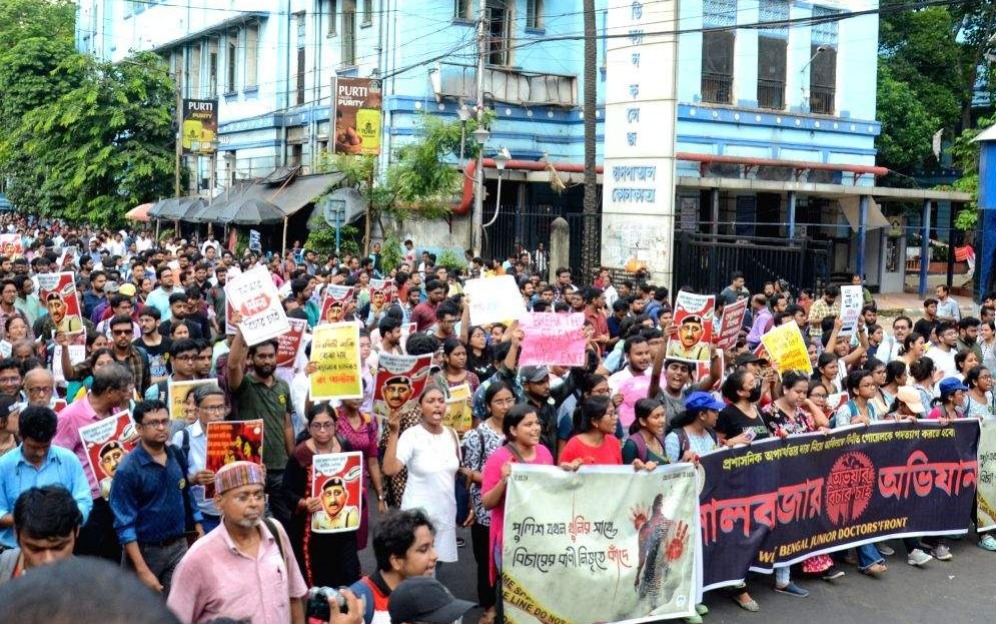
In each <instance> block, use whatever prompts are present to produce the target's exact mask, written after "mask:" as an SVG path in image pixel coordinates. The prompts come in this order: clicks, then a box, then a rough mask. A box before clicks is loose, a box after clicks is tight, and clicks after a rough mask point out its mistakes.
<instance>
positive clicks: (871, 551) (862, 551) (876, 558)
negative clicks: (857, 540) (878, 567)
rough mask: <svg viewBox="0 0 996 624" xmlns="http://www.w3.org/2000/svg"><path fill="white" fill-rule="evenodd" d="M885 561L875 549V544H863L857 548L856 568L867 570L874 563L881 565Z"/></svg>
mask: <svg viewBox="0 0 996 624" xmlns="http://www.w3.org/2000/svg"><path fill="white" fill-rule="evenodd" d="M883 561H885V559H883V558H882V555H881V554H880V553H879V552H878V549H877V548H875V544H865V545H864V546H859V547H858V567H859V568H861V569H862V570H867V569H868V568H870V567H872V566H873V565H875V564H876V563H882V562H883Z"/></svg>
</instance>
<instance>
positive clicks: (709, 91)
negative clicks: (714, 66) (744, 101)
mask: <svg viewBox="0 0 996 624" xmlns="http://www.w3.org/2000/svg"><path fill="white" fill-rule="evenodd" d="M702 101H703V102H710V103H712V104H732V103H733V76H732V75H730V74H715V73H712V72H702Z"/></svg>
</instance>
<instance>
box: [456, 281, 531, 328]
mask: <svg viewBox="0 0 996 624" xmlns="http://www.w3.org/2000/svg"><path fill="white" fill-rule="evenodd" d="M463 292H464V293H465V294H466V295H467V296H468V297H469V298H470V322H471V324H473V325H485V324H488V323H504V322H508V321H511V320H515V319H519V318H521V317H522V316H523V315H525V313H526V304H525V303H524V302H523V301H522V295H521V294H520V293H519V288H518V287H517V286H516V285H515V278H514V277H512V276H511V275H500V276H498V277H485V278H481V279H472V280H467V283H466V284H465V285H464V287H463Z"/></svg>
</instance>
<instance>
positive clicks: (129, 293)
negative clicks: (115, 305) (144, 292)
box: [118, 284, 135, 297]
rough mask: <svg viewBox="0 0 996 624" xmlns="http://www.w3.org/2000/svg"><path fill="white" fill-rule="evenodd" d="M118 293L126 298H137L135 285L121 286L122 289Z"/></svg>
mask: <svg viewBox="0 0 996 624" xmlns="http://www.w3.org/2000/svg"><path fill="white" fill-rule="evenodd" d="M118 292H119V293H120V294H122V295H124V296H125V297H134V296H135V285H134V284H121V288H119V289H118Z"/></svg>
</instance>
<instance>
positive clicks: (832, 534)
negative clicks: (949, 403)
mask: <svg viewBox="0 0 996 624" xmlns="http://www.w3.org/2000/svg"><path fill="white" fill-rule="evenodd" d="M978 442H979V424H978V421H975V420H969V421H955V422H953V423H951V424H950V425H948V426H946V427H942V426H940V425H939V424H936V423H924V422H919V423H915V424H910V423H881V424H874V425H870V426H867V427H865V426H857V427H848V428H846V429H841V430H836V431H833V432H831V433H829V434H822V433H816V434H808V435H803V436H798V437H795V436H793V437H791V438H788V439H784V440H781V439H777V438H776V439H773V440H764V441H761V442H755V443H754V444H752V445H750V446H746V447H741V448H736V449H730V450H725V451H720V452H718V453H712V454H709V455H706V456H704V457H702V459H701V466H702V468H703V469H704V472H705V477H704V486H703V489H702V491H701V493H700V497H699V500H700V503H701V504H700V516H701V524H702V541H703V544H704V549H703V557H704V566H703V567H704V579H703V580H704V582H703V587H704V589H710V588H715V587H722V586H724V585H730V584H733V583H736V582H739V581H740V580H742V579H743V578H744V576H745V575H746V574H747V571H748V570H749V569H752V570H755V571H760V572H770V571H771V570H772V569H773V568H774V567H775V566H782V565H787V564H791V563H796V562H798V561H802V560H804V559H806V558H807V557H809V556H812V555H815V554H820V553H826V552H831V551H835V550H841V549H843V548H847V547H849V546H856V545H860V544H863V543H867V542H874V541H879V540H881V539H885V538H890V537H901V536H907V535H909V536H912V535H942V534H955V533H964V532H965V531H966V527H967V526H968V524H969V521H970V520H971V518H970V516H971V510H972V501H973V500H974V498H975V484H976V474H977V471H978V460H977V455H976V453H977V448H978Z"/></svg>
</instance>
